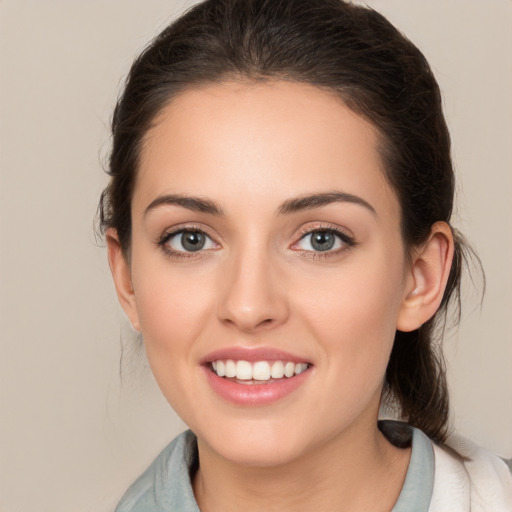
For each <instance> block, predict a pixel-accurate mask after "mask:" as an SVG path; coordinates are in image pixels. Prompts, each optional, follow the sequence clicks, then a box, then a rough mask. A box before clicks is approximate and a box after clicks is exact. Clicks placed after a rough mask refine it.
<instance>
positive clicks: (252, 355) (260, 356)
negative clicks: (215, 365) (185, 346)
mask: <svg viewBox="0 0 512 512" xmlns="http://www.w3.org/2000/svg"><path fill="white" fill-rule="evenodd" d="M219 359H221V360H226V359H233V360H235V361H241V360H242V361H248V362H250V363H255V362H257V361H290V362H292V363H309V361H307V360H306V359H304V358H303V357H299V356H296V355H294V354H290V353H289V352H284V351H282V350H277V349H274V348H270V347H257V348H245V347H230V348H224V349H219V350H215V351H214V352H210V353H209V354H208V355H206V356H205V357H203V358H202V359H201V364H206V363H211V362H212V361H218V360H219Z"/></svg>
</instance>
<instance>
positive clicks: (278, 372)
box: [270, 361, 284, 379]
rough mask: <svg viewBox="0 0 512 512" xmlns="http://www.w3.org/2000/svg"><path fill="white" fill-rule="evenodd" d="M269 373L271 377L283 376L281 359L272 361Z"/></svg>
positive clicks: (279, 377) (278, 377)
mask: <svg viewBox="0 0 512 512" xmlns="http://www.w3.org/2000/svg"><path fill="white" fill-rule="evenodd" d="M270 375H271V376H272V378H273V379H281V378H282V377H283V376H284V364H283V363H282V362H281V361H276V362H275V363H273V364H272V368H271V370H270Z"/></svg>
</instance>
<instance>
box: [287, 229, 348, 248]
mask: <svg viewBox="0 0 512 512" xmlns="http://www.w3.org/2000/svg"><path fill="white" fill-rule="evenodd" d="M344 243H346V242H344V241H343V240H342V238H341V236H340V235H338V234H337V233H336V232H334V231H332V230H319V231H311V233H308V234H307V235H304V236H303V237H302V238H301V239H300V240H299V242H298V244H297V246H298V248H300V249H302V250H303V251H316V252H325V251H332V250H333V249H334V250H336V249H340V248H341V247H343V244H344Z"/></svg>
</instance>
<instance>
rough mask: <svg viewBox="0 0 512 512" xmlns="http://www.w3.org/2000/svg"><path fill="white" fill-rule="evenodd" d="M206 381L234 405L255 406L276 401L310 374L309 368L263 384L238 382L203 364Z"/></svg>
mask: <svg viewBox="0 0 512 512" xmlns="http://www.w3.org/2000/svg"><path fill="white" fill-rule="evenodd" d="M203 370H204V372H205V374H206V379H207V380H208V383H209V384H210V386H211V387H212V388H213V390H214V391H215V392H216V393H217V394H218V395H219V396H221V397H222V398H224V400H227V401H228V402H232V403H234V404H236V405H244V406H247V407H256V406H260V405H267V404H271V403H273V402H277V401H278V400H280V399H281V398H284V397H285V396H287V395H289V394H290V393H292V392H293V391H295V390H296V389H297V388H298V387H299V386H301V385H302V384H303V383H304V381H305V380H306V379H307V378H308V377H309V375H310V369H309V368H308V369H307V370H305V371H303V372H302V373H299V374H298V375H294V376H293V377H285V378H283V379H279V380H274V381H269V382H268V383H263V384H238V383H237V382H232V381H229V380H226V379H223V378H222V377H219V376H218V375H217V374H215V373H214V372H212V371H211V370H210V368H209V367H207V366H203Z"/></svg>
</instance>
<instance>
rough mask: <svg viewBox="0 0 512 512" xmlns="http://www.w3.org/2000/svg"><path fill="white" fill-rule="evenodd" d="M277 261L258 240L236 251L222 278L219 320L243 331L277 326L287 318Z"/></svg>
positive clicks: (253, 239)
mask: <svg viewBox="0 0 512 512" xmlns="http://www.w3.org/2000/svg"><path fill="white" fill-rule="evenodd" d="M277 267H278V261H277V257H276V255H273V254H272V251H271V250H270V249H269V247H268V244H267V243H265V242H264V241H261V240H258V239H256V238H255V237H252V238H250V237H248V240H247V241H245V242H244V243H241V244H239V246H237V247H235V248H233V250H232V251H231V255H230V258H229V261H227V262H226V269H225V273H224V275H223V276H222V277H221V279H222V294H221V295H222V298H221V303H220V304H219V317H220V319H221V320H222V321H223V322H227V323H230V324H233V325H236V326H237V327H238V328H239V329H240V330H242V331H253V330H259V329H261V328H264V327H267V328H268V327H270V326H275V325H277V324H279V323H281V322H283V321H284V320H285V319H286V318H287V316H288V308H287V301H286V296H285V290H284V289H283V287H282V282H280V281H281V280H280V279H279V278H278V276H279V270H278V268H277Z"/></svg>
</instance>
